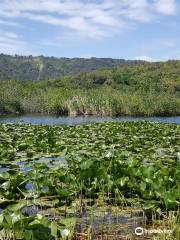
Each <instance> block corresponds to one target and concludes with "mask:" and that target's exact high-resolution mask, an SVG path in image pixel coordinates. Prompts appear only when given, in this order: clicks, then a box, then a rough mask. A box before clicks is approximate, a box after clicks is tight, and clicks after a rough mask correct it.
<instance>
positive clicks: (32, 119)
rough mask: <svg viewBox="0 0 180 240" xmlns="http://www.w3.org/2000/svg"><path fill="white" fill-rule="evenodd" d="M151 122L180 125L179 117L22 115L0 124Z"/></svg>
mask: <svg viewBox="0 0 180 240" xmlns="http://www.w3.org/2000/svg"><path fill="white" fill-rule="evenodd" d="M143 120H146V121H153V122H166V123H176V124H180V116H176V117H96V116H78V117H68V116H64V117H55V116H44V115H43V116H42V115H24V116H3V117H0V122H6V123H7V122H10V123H19V122H22V123H31V124H38V125H39V124H43V125H62V124H66V125H76V124H85V123H95V122H112V121H113V122H125V121H143Z"/></svg>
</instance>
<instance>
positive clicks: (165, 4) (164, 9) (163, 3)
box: [155, 0, 177, 15]
mask: <svg viewBox="0 0 180 240" xmlns="http://www.w3.org/2000/svg"><path fill="white" fill-rule="evenodd" d="M155 7H156V9H157V11H158V12H160V13H162V14H165V15H174V14H176V9H177V7H176V1H175V0H155Z"/></svg>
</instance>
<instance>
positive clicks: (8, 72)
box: [0, 54, 142, 81]
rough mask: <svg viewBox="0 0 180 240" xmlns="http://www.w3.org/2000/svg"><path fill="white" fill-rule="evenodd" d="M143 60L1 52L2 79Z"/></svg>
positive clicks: (48, 75)
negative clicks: (23, 54)
mask: <svg viewBox="0 0 180 240" xmlns="http://www.w3.org/2000/svg"><path fill="white" fill-rule="evenodd" d="M140 62H142V61H134V60H127V61H126V60H124V59H111V58H89V59H85V58H55V57H43V56H39V57H32V56H27V57H23V56H18V55H15V56H10V55H4V54H0V80H8V79H14V80H23V81H26V80H47V79H55V78H58V77H62V76H65V75H68V74H76V73H79V72H86V71H93V70H97V69H101V68H114V67H117V66H119V65H124V64H128V65H131V64H137V63H140Z"/></svg>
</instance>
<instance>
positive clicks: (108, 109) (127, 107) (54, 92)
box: [0, 81, 180, 116]
mask: <svg viewBox="0 0 180 240" xmlns="http://www.w3.org/2000/svg"><path fill="white" fill-rule="evenodd" d="M0 88H1V91H0V113H1V114H6V113H19V114H21V113H40V114H57V115H98V116H120V115H127V116H154V115H162V116H171V115H179V114H180V108H179V106H180V98H179V97H178V96H177V95H175V94H174V95H172V94H171V93H168V92H160V93H158V92H143V91H142V90H141V91H138V90H136V91H133V90H131V91H126V90H124V89H123V90H121V89H115V88H112V87H111V86H100V87H97V88H94V89H78V88H75V89H73V88H68V87H56V86H51V85H48V84H47V83H46V82H44V83H41V82H30V83H22V82H17V81H6V82H2V83H1V84H0Z"/></svg>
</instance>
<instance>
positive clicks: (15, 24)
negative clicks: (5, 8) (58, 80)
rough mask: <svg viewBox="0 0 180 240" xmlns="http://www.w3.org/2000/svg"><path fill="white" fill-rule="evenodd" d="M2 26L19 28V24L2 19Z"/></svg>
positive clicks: (0, 23)
mask: <svg viewBox="0 0 180 240" xmlns="http://www.w3.org/2000/svg"><path fill="white" fill-rule="evenodd" d="M0 25H6V26H12V27H15V26H19V24H18V23H17V22H13V21H7V20H2V19H0Z"/></svg>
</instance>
